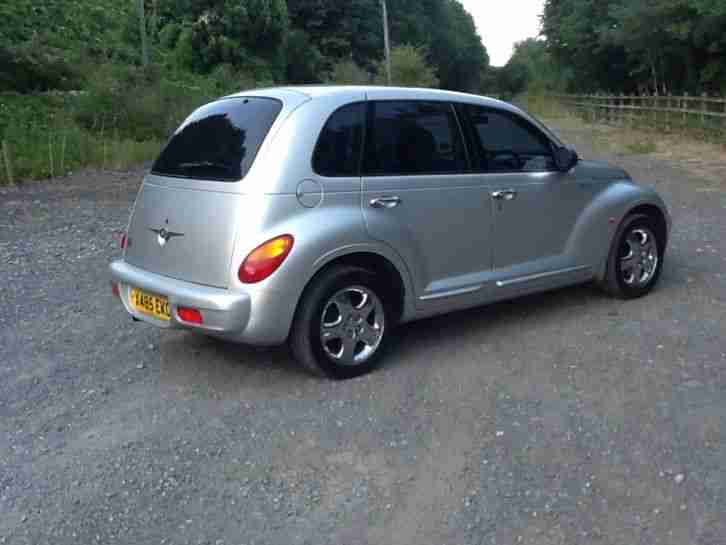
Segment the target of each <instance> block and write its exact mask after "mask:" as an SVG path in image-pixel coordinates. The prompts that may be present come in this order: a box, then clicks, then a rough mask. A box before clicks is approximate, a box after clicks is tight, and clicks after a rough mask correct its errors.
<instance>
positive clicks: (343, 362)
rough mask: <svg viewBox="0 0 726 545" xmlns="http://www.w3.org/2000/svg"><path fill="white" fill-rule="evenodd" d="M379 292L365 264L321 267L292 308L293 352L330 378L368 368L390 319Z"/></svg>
mask: <svg viewBox="0 0 726 545" xmlns="http://www.w3.org/2000/svg"><path fill="white" fill-rule="evenodd" d="M384 294H385V287H384V286H383V285H382V283H381V282H380V281H379V279H378V277H377V276H376V275H375V274H373V273H371V272H370V271H368V270H366V269H361V268H358V267H350V266H339V267H333V268H331V269H330V270H328V271H325V272H324V273H323V274H322V275H321V276H320V277H319V278H317V279H315V280H314V283H313V284H312V285H311V286H309V287H308V289H306V291H305V293H304V294H303V297H302V300H301V302H300V305H299V307H298V310H297V312H296V315H295V320H294V322H293V326H292V331H291V334H290V341H289V342H290V348H291V350H292V353H293V355H294V356H295V358H296V359H297V360H298V361H299V362H300V363H302V364H303V365H305V367H307V368H308V369H309V370H311V371H313V372H314V373H316V374H323V375H326V376H328V377H330V378H334V379H346V378H352V377H356V376H360V375H363V374H365V373H368V372H370V371H371V370H372V369H374V368H375V366H376V365H377V363H378V361H379V360H380V357H381V354H382V352H383V350H384V349H385V346H386V344H387V341H388V338H389V337H390V329H391V327H392V325H393V324H392V313H391V312H390V311H389V309H388V307H387V306H386V301H385V299H384Z"/></svg>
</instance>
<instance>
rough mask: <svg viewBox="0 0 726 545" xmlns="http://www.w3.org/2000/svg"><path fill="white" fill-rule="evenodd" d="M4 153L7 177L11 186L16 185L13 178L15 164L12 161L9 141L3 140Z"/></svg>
mask: <svg viewBox="0 0 726 545" xmlns="http://www.w3.org/2000/svg"><path fill="white" fill-rule="evenodd" d="M2 152H3V163H4V164H5V175H6V176H7V179H8V183H9V184H10V185H15V179H14V178H13V164H12V162H11V160H10V149H9V146H8V141H7V140H3V142H2Z"/></svg>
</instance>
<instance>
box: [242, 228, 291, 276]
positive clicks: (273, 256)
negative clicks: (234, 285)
mask: <svg viewBox="0 0 726 545" xmlns="http://www.w3.org/2000/svg"><path fill="white" fill-rule="evenodd" d="M294 242H295V239H294V238H293V237H292V235H282V236H279V237H276V238H273V239H272V240H268V241H267V242H265V243H264V244H261V245H260V246H258V247H257V248H255V249H254V250H252V251H251V252H250V253H249V255H248V256H247V257H246V258H245V260H244V261H243V262H242V265H240V268H239V273H238V276H239V279H240V282H242V283H243V284H254V283H256V282H261V281H263V280H264V279H265V278H267V277H268V276H270V275H271V274H272V273H274V272H275V271H276V270H277V269H278V268H279V267H280V265H282V262H283V261H285V258H286V257H287V256H288V255H289V254H290V250H292V245H293V243H294Z"/></svg>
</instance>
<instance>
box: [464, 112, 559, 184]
mask: <svg viewBox="0 0 726 545" xmlns="http://www.w3.org/2000/svg"><path fill="white" fill-rule="evenodd" d="M462 108H463V110H464V111H465V113H466V116H467V117H468V119H469V121H470V123H471V127H472V129H473V133H474V134H473V135H472V139H473V140H474V148H475V149H474V152H475V153H474V167H475V169H476V170H477V171H485V172H511V171H541V170H554V169H555V167H554V161H553V159H552V149H551V146H550V142H549V140H548V139H547V137H545V136H544V135H543V134H542V133H541V132H540V131H539V130H537V129H536V128H535V127H533V126H532V125H531V124H530V123H528V122H527V121H526V120H525V119H522V118H521V117H519V116H517V115H515V114H510V113H508V112H502V111H498V110H493V109H488V108H481V107H478V106H472V105H464V106H463V107H462Z"/></svg>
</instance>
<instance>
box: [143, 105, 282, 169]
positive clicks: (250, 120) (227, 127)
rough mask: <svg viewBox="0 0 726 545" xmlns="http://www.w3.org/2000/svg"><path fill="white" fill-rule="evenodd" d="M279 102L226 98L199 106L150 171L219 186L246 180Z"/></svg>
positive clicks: (273, 118) (174, 135) (177, 131)
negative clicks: (218, 184)
mask: <svg viewBox="0 0 726 545" xmlns="http://www.w3.org/2000/svg"><path fill="white" fill-rule="evenodd" d="M281 109H282V103H281V102H280V101H278V100H275V99H271V98H252V97H250V98H229V99H223V100H218V101H217V102H212V103H211V104H207V105H205V106H202V107H201V108H199V109H198V110H196V111H195V112H194V113H192V115H190V116H189V117H188V118H187V119H186V121H184V123H182V125H181V126H180V127H179V128H178V129H177V130H176V132H175V133H174V134H173V135H172V137H171V138H170V139H169V142H168V143H167V144H166V147H165V148H164V149H163V150H162V152H161V155H159V158H158V159H157V160H156V162H154V165H153V167H152V168H151V171H152V172H153V173H154V174H161V175H163V176H176V177H181V178H193V179H203V180H215V181H221V182H236V181H238V180H241V179H242V178H244V177H245V175H246V174H247V172H248V171H249V169H250V167H251V166H252V163H253V162H254V160H255V156H256V155H257V152H258V151H259V149H260V146H261V145H262V142H263V141H264V140H265V137H266V136H267V133H268V132H269V130H270V127H271V126H272V124H273V123H274V122H275V119H276V118H277V116H278V114H279V113H280V110H281Z"/></svg>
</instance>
